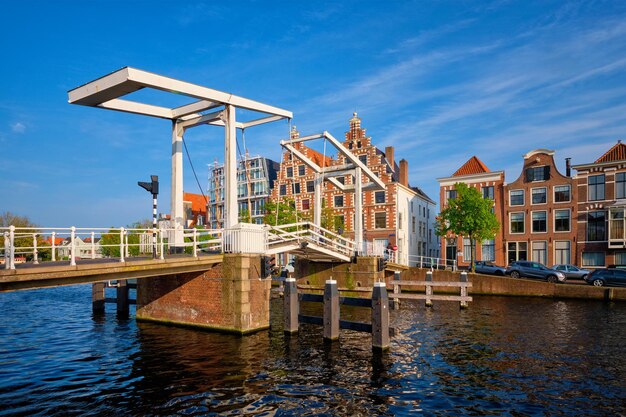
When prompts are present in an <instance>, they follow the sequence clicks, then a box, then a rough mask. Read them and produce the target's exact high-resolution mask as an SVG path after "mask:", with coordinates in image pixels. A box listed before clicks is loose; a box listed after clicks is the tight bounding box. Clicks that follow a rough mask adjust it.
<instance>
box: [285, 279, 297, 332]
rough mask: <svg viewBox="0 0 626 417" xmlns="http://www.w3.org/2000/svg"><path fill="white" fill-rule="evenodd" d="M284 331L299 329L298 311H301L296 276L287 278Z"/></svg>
mask: <svg viewBox="0 0 626 417" xmlns="http://www.w3.org/2000/svg"><path fill="white" fill-rule="evenodd" d="M283 309H284V313H285V314H284V331H285V333H295V332H297V331H298V313H299V311H300V308H299V305H298V288H297V287H296V279H295V278H287V279H286V280H285V287H284V296H283Z"/></svg>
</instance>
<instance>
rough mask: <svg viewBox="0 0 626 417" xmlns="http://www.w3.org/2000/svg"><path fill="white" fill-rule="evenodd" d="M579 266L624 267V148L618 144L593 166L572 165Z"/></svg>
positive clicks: (625, 199) (625, 263) (625, 165)
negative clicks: (576, 205)
mask: <svg viewBox="0 0 626 417" xmlns="http://www.w3.org/2000/svg"><path fill="white" fill-rule="evenodd" d="M573 168H574V169H575V170H576V171H577V175H576V182H575V183H576V188H577V189H578V235H577V238H578V245H577V253H578V258H579V259H580V261H581V264H582V266H584V267H590V268H596V267H604V266H608V265H626V235H625V233H624V230H625V226H626V225H625V221H626V220H625V217H626V216H625V214H626V145H624V144H623V143H622V141H621V140H618V141H617V143H616V144H615V145H614V146H613V147H612V148H611V149H609V150H608V151H607V152H606V153H604V155H602V156H600V157H599V158H598V159H596V160H595V161H594V162H591V163H585V164H580V165H574V166H573Z"/></svg>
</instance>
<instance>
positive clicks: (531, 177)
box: [526, 166, 550, 182]
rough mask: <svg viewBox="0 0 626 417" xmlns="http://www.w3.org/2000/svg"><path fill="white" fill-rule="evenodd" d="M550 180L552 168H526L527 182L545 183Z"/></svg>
mask: <svg viewBox="0 0 626 417" xmlns="http://www.w3.org/2000/svg"><path fill="white" fill-rule="evenodd" d="M548 179H550V167H549V166H543V167H532V168H526V182H533V181H545V180H548Z"/></svg>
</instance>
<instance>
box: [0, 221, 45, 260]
mask: <svg viewBox="0 0 626 417" xmlns="http://www.w3.org/2000/svg"><path fill="white" fill-rule="evenodd" d="M9 226H15V227H18V228H20V229H19V230H16V232H15V240H14V242H13V243H14V246H15V249H16V250H17V251H19V252H23V251H21V250H20V248H32V247H33V237H32V236H33V233H37V237H36V239H37V248H38V249H37V254H38V255H37V256H38V259H39V260H40V261H42V260H48V259H50V255H51V252H50V249H46V248H45V246H46V242H45V239H44V238H43V236H41V235H40V234H39V233H40V232H39V231H38V230H37V225H36V224H34V223H33V222H31V221H30V219H29V218H28V217H26V216H20V215H17V214H14V213H11V212H10V211H5V212H3V213H2V214H0V227H2V228H8V227H9ZM22 228H29V229H22ZM30 228H32V229H30ZM0 250H2V251H4V230H3V231H1V232H0ZM16 254H17V253H16ZM22 254H23V255H24V256H25V257H26V260H28V261H31V260H32V259H33V258H34V255H33V252H32V249H29V250H27V251H26V252H24V253H22Z"/></svg>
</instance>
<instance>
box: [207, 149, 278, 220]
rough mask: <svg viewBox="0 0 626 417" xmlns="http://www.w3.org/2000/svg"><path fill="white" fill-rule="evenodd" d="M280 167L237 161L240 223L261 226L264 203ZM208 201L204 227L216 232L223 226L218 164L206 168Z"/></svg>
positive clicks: (258, 159)
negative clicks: (207, 172)
mask: <svg viewBox="0 0 626 417" xmlns="http://www.w3.org/2000/svg"><path fill="white" fill-rule="evenodd" d="M279 166H280V165H279V164H278V163H277V162H275V161H272V160H271V159H267V158H264V157H261V156H253V157H250V156H248V155H247V154H246V157H245V158H243V159H240V160H238V161H237V201H238V206H239V216H240V218H241V219H242V221H244V222H249V223H256V224H261V223H263V216H264V215H265V203H266V202H267V200H268V198H269V195H270V192H271V185H272V183H273V182H274V180H275V179H276V174H277V172H278V169H279ZM208 201H209V203H208V220H207V225H208V227H210V228H211V229H219V228H221V227H223V225H224V165H223V164H218V163H217V162H216V163H215V164H213V166H212V167H211V166H210V167H209V186H208Z"/></svg>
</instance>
